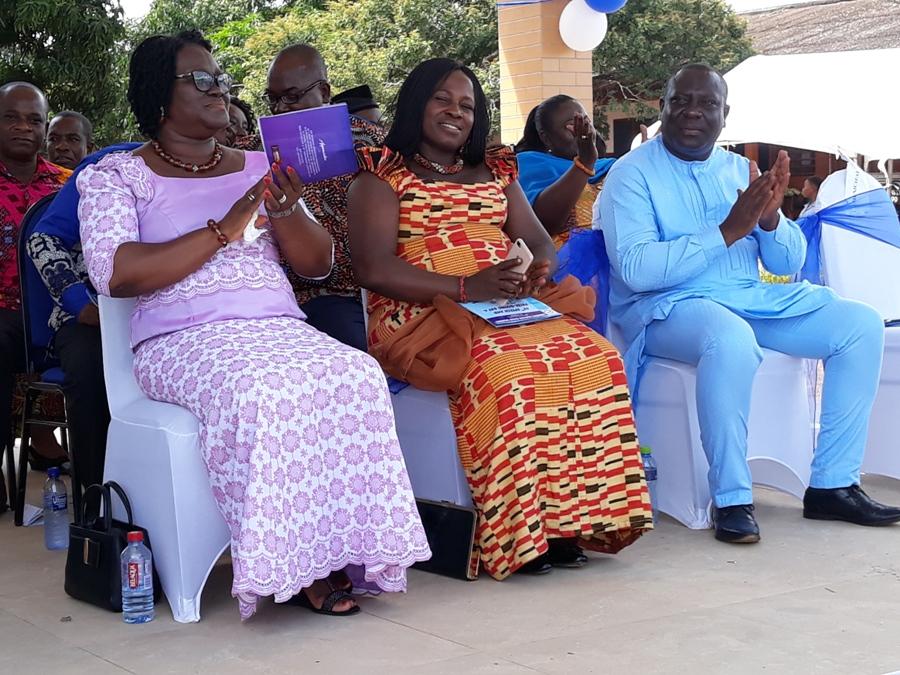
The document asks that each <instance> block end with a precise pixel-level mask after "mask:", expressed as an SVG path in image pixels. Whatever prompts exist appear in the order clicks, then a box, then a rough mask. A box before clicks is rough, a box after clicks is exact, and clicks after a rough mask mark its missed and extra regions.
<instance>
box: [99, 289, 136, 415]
mask: <svg viewBox="0 0 900 675" xmlns="http://www.w3.org/2000/svg"><path fill="white" fill-rule="evenodd" d="M135 302H136V301H135V299H134V298H110V297H106V296H100V326H101V327H102V330H101V333H100V335H101V341H102V343H103V378H104V380H105V381H106V394H107V397H108V399H109V411H110V413H111V414H112V416H113V417H116V415H117V413H120V412H121V411H122V410H123V409H124V408H125V407H126V406H128V405H130V404H132V403H134V402H135V401H137V400H138V399H141V398H144V393H143V392H142V391H141V389H140V387H139V386H138V383H137V380H136V379H135V378H134V353H133V352H132V351H131V313H132V311H133V310H134V305H135Z"/></svg>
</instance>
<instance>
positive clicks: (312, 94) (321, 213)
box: [263, 44, 384, 351]
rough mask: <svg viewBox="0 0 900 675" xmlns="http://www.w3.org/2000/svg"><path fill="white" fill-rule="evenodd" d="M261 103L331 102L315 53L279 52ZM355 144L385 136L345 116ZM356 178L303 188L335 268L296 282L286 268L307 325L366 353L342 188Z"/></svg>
mask: <svg viewBox="0 0 900 675" xmlns="http://www.w3.org/2000/svg"><path fill="white" fill-rule="evenodd" d="M263 100H264V101H265V102H266V104H267V105H268V107H269V110H270V111H271V112H272V114H273V115H281V114H283V113H286V112H291V111H293V110H307V109H309V108H318V107H319V106H323V105H328V104H329V103H330V102H331V85H330V84H329V82H328V69H327V67H326V65H325V60H324V59H323V58H322V55H321V54H320V53H319V51H318V50H317V49H316V48H315V47H312V46H310V45H307V44H297V45H292V46H290V47H287V48H285V49H283V50H282V51H281V52H280V53H279V54H278V56H276V57H275V60H274V61H273V62H272V65H271V66H269V74H268V82H267V86H266V91H265V93H264V94H263ZM350 124H351V128H352V129H353V140H354V142H355V143H356V144H357V145H359V144H364V145H376V146H380V145H382V144H383V142H384V131H383V130H382V128H381V127H380V126H378V125H377V124H373V123H372V122H370V121H368V120H365V119H362V118H361V117H358V116H356V115H351V116H350ZM354 175H355V174H346V175H344V176H338V177H336V178H331V179H329V180H325V181H321V182H319V183H313V184H310V185H306V186H304V188H303V200H304V201H305V202H306V205H307V206H308V207H309V209H310V210H311V211H312V212H313V214H314V215H315V217H316V219H317V220H318V221H319V222H320V223H321V224H322V225H323V226H324V227H325V228H326V229H327V230H328V232H329V234H331V238H332V239H333V240H334V243H335V250H334V268H333V270H332V272H331V274H330V275H329V276H328V277H327V278H326V279H324V280H323V281H309V280H308V279H301V278H300V277H298V276H297V275H296V274H294V273H293V272H292V271H291V269H290V268H289V267H288V266H287V265H285V271H286V272H287V275H288V278H289V279H290V280H291V285H292V286H293V288H294V293H295V294H296V296H297V302H298V303H299V304H300V308H301V309H302V310H303V312H304V313H305V314H306V316H307V321H308V322H309V324H310V325H311V326H313V327H315V328H317V329H318V330H320V331H322V332H323V333H327V334H328V335H330V336H331V337H333V338H335V339H336V340H340V341H341V342H343V343H344V344H347V345H350V346H351V347H356V348H357V349H360V350H362V351H366V350H367V346H366V331H365V323H364V320H363V307H362V304H361V302H360V293H359V286H358V285H357V283H356V280H355V279H354V277H353V268H352V266H351V264H350V244H349V233H348V230H347V189H348V188H349V187H350V183H351V181H352V180H353V177H354Z"/></svg>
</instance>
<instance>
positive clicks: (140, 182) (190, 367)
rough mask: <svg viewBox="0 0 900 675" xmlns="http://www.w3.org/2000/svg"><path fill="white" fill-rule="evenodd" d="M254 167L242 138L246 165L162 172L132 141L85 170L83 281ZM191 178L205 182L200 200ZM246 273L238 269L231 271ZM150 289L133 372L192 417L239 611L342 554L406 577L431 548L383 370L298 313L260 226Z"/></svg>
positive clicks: (215, 202)
mask: <svg viewBox="0 0 900 675" xmlns="http://www.w3.org/2000/svg"><path fill="white" fill-rule="evenodd" d="M254 169H256V171H255V172H254ZM264 171H265V160H264V156H263V160H262V161H259V159H258V158H256V157H254V155H253V154H252V153H248V154H247V167H246V168H245V170H244V171H243V172H240V173H237V174H230V175H228V176H221V177H219V178H218V179H190V178H184V179H172V178H160V177H158V176H156V175H155V174H152V173H150V172H149V170H147V168H146V166H145V165H144V164H143V162H142V161H141V160H139V159H137V158H134V157H132V156H130V155H118V156H116V155H110V156H109V157H107V158H105V159H104V160H103V161H101V162H100V163H98V164H97V165H96V166H94V167H91V168H88V169H85V170H84V172H82V174H81V176H80V177H79V180H78V188H79V192H80V193H81V203H80V205H79V215H80V219H81V228H82V241H83V247H84V252H85V260H86V262H87V265H88V270H89V272H90V275H91V278H92V280H93V282H94V284H95V287H96V288H98V289H100V290H101V292H105V293H108V292H109V280H110V278H111V276H112V271H113V260H114V256H115V252H116V249H117V248H118V247H119V246H120V245H121V244H123V243H125V242H128V241H147V240H151V241H165V240H166V239H165V236H164V231H165V230H166V228H167V227H169V228H170V236H169V239H171V238H174V237H176V236H178V235H179V234H180V233H181V232H183V231H190V230H192V229H198V228H200V227H205V222H206V219H207V218H221V217H222V216H224V213H225V212H227V210H228V208H230V206H231V204H232V203H233V202H234V200H235V199H236V198H237V197H238V196H239V195H241V194H243V193H244V192H245V191H246V190H247V189H249V187H250V186H251V185H252V184H253V183H254V182H255V181H256V180H258V178H259V176H261V175H262V173H263V172H264ZM225 179H228V180H225ZM190 182H193V183H194V185H195V186H196V187H193V186H191V185H189V183H190ZM198 188H203V189H204V190H206V189H207V188H208V189H209V191H210V192H209V194H205V195H204V197H203V198H202V199H199V200H198V199H197V189H198ZM217 210H218V211H219V212H218V213H217ZM167 223H170V224H171V225H167ZM269 263H271V265H270V264H269ZM261 266H262V268H261ZM261 269H262V272H261ZM242 275H243V276H245V277H246V278H247V283H246V284H241V283H237V282H236V281H235V279H236V278H237V279H240V278H241V276H242ZM263 278H265V282H261V281H259V280H260V279H263ZM152 296H153V297H152V298H141V299H140V300H139V305H138V306H139V307H141V303H142V302H143V303H145V304H146V303H147V302H149V303H150V305H151V306H152V307H155V308H156V309H155V310H154V311H147V312H144V313H143V314H136V318H135V320H133V324H132V331H133V339H134V335H135V334H138V335H148V336H150V337H147V338H145V339H142V340H136V342H138V344H137V347H136V349H135V362H134V368H135V375H136V377H137V380H138V382H139V384H140V386H141V388H142V389H143V390H144V392H145V393H146V394H147V395H148V396H149V397H151V398H154V399H156V400H160V401H166V402H169V403H174V404H176V405H180V406H182V407H184V408H187V409H188V410H190V411H191V412H192V413H193V414H194V415H196V416H197V418H198V419H199V420H200V446H201V447H200V450H201V452H202V454H203V457H204V460H205V461H206V465H207V468H208V470H209V481H210V487H211V488H212V491H213V495H214V496H215V499H216V501H217V503H218V505H219V509H220V511H221V513H222V515H223V516H224V517H225V520H226V521H227V523H228V526H229V528H230V530H231V538H232V542H231V555H232V561H233V569H234V581H233V585H232V594H233V595H234V596H235V597H236V598H238V600H239V606H240V613H241V617H242V618H244V619H246V618H248V617H250V616H251V615H252V614H253V613H254V612H255V609H256V603H257V599H258V598H260V597H264V596H270V595H273V596H274V597H275V601H276V602H283V601H285V600H287V599H289V598H290V597H291V596H293V595H296V594H297V593H299V592H300V590H301V589H303V588H305V587H307V586H309V585H310V584H311V583H312V582H313V581H314V580H316V579H321V578H324V577H327V576H328V574H329V573H331V572H332V571H334V570H340V569H343V568H344V567H346V566H348V565H358V566H360V567H361V568H362V569H364V575H365V580H366V582H369V583H371V584H374V585H376V586H377V587H378V588H380V589H382V590H384V591H404V590H405V589H406V569H407V568H408V567H409V566H410V565H412V564H413V563H414V562H416V561H419V560H426V559H428V557H429V556H430V551H429V549H428V544H427V540H426V538H425V532H424V530H423V528H422V525H421V522H420V520H419V516H418V512H417V510H416V505H415V501H414V499H413V495H412V490H411V488H410V484H409V479H408V477H407V474H406V468H405V466H404V463H403V457H402V455H401V453H400V446H399V444H398V442H397V436H396V432H395V430H394V419H393V413H392V410H391V403H390V396H389V393H388V390H387V387H386V385H385V379H384V375H383V373H382V372H381V369H380V367H379V366H378V365H377V364H376V362H375V361H374V360H373V359H372V358H370V357H369V356H368V355H366V354H364V353H362V352H359V351H357V350H355V349H352V348H350V347H346V346H344V345H342V344H341V343H339V342H337V341H335V340H333V339H331V338H330V337H328V336H326V335H324V334H323V333H320V332H318V331H316V330H315V329H314V328H311V327H310V326H308V325H307V324H306V323H305V321H303V320H302V318H301V317H302V314H301V313H300V312H299V310H298V309H297V308H296V303H295V301H294V299H293V293H292V292H291V289H290V285H289V284H288V281H287V278H286V277H285V276H284V273H283V272H282V271H281V269H280V266H279V264H278V252H277V248H276V247H275V244H274V241H273V240H272V238H271V236H269V235H268V234H266V235H263V236H262V237H260V238H259V239H257V240H256V242H253V243H247V242H242V241H238V242H235V243H232V244H229V246H228V247H227V248H225V249H223V250H222V251H220V252H219V253H217V254H216V255H215V256H214V257H213V258H212V259H211V260H210V261H209V262H208V263H207V264H206V265H204V266H203V268H201V269H200V270H198V271H197V272H195V273H193V274H191V275H189V276H188V277H186V278H185V279H183V280H182V281H180V282H178V283H177V284H175V285H173V286H171V287H169V288H167V289H163V290H162V291H158V292H157V293H155V294H152ZM163 298H165V299H163ZM183 305H188V310H184V309H181V308H182V306H183ZM166 308H171V313H170V315H169V316H166V315H165V313H164V312H165V309H166ZM160 312H163V314H160ZM232 315H235V316H232ZM171 316H175V317H176V320H175V325H172V320H171Z"/></svg>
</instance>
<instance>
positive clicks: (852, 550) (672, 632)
mask: <svg viewBox="0 0 900 675" xmlns="http://www.w3.org/2000/svg"><path fill="white" fill-rule="evenodd" d="M32 476H33V479H32V481H31V482H32V484H33V485H34V486H35V488H37V487H38V486H37V483H38V482H39V481H38V480H37V477H36V476H35V475H34V474H32ZM865 485H866V487H867V488H868V489H869V491H870V493H871V494H873V495H874V496H875V497H876V498H881V499H883V500H884V501H888V502H894V503H900V482H895V481H890V480H885V479H877V478H873V479H871V480H867V481H866V482H865ZM35 496H36V495H35V493H32V495H31V497H32V501H33V500H34V497H35ZM757 507H758V508H757V515H758V518H759V521H760V525H761V528H762V534H763V541H762V543H761V544H759V545H756V546H743V547H742V546H728V545H725V544H720V543H718V542H716V541H714V540H713V538H712V535H711V533H710V532H705V531H704V532H692V531H689V530H687V529H685V528H684V527H682V526H680V525H678V524H676V523H675V522H673V521H671V520H668V519H665V518H664V519H663V522H662V523H660V526H659V528H658V529H657V531H655V532H653V533H651V534H649V535H647V536H646V537H644V539H643V540H642V541H639V542H638V543H637V544H635V545H634V546H632V547H631V548H630V549H628V550H627V551H625V553H624V554H622V555H620V556H618V557H604V556H597V557H595V558H593V559H592V561H591V564H590V565H589V566H588V567H586V568H584V569H582V570H577V571H568V570H555V571H554V572H553V573H552V574H550V575H548V576H546V577H539V578H533V577H515V578H512V579H510V580H508V581H506V582H504V583H497V582H494V581H492V580H490V579H488V578H485V579H481V580H479V581H477V582H473V583H465V582H461V581H454V580H451V579H446V578H442V577H438V576H434V575H431V574H426V573H422V572H416V571H413V572H412V573H411V574H410V583H409V593H408V594H407V595H404V596H391V597H388V596H381V597H379V598H372V599H363V600H362V607H363V612H362V613H361V614H359V615H357V616H355V617H349V618H340V619H339V618H332V617H322V616H318V615H314V614H312V613H310V612H308V611H306V610H303V609H301V608H297V607H287V606H276V605H275V604H274V603H272V602H271V601H266V602H263V603H262V604H261V607H260V611H259V613H258V614H257V616H256V617H255V618H253V619H252V620H250V621H249V622H247V623H245V624H243V625H242V624H241V622H240V620H239V618H238V612H237V606H236V604H235V602H234V601H233V600H232V599H231V598H230V597H229V593H228V589H229V582H230V571H229V568H228V566H227V565H220V566H218V567H217V568H216V569H215V571H214V572H213V575H212V577H211V579H210V582H209V583H208V585H207V587H206V591H205V593H204V596H203V607H202V611H203V620H202V621H201V622H200V623H199V624H192V625H179V624H176V623H174V621H173V620H172V618H171V614H170V613H169V610H168V606H167V605H165V603H162V604H161V605H159V606H157V614H158V616H157V619H156V620H155V621H153V622H152V623H150V624H146V625H143V626H126V625H125V624H123V623H122V622H121V620H120V617H119V616H117V615H113V614H107V613H105V612H103V611H101V610H98V609H94V608H93V607H90V606H88V605H85V604H82V603H79V602H76V601H74V600H71V599H69V598H68V597H67V596H66V595H65V593H64V592H63V589H62V579H63V566H64V560H65V554H64V553H62V552H50V551H46V550H44V547H43V539H42V536H43V533H42V530H41V528H30V529H25V528H14V527H13V525H12V518H11V516H10V515H9V514H6V515H4V516H2V517H0V673H91V674H93V675H101V674H103V673H117V672H122V671H130V672H136V673H162V672H172V673H182V672H215V673H237V672H241V673H245V672H281V673H304V674H306V673H329V674H330V673H391V674H396V675H403V674H406V673H410V674H412V673H415V674H426V673H461V674H468V673H499V674H507V673H510V674H511V673H535V672H539V673H565V674H569V673H629V674H631V673H640V674H643V673H679V675H687V674H691V675H694V674H702V673H729V674H730V673H759V672H765V673H792V674H793V673H853V674H869V673H871V674H873V675H878V674H881V673H886V672H889V671H894V670H898V669H900V526H897V527H893V528H888V529H881V530H875V529H865V528H858V527H853V526H850V525H845V524H840V523H816V522H812V521H806V520H803V519H802V518H801V517H800V509H799V503H798V502H797V501H796V500H794V499H793V498H791V497H787V496H784V495H781V494H778V493H775V492H771V491H767V490H758V491H757Z"/></svg>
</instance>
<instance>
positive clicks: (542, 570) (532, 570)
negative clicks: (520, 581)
mask: <svg viewBox="0 0 900 675" xmlns="http://www.w3.org/2000/svg"><path fill="white" fill-rule="evenodd" d="M549 558H550V556H548V555H547V554H546V553H544V554H543V555H539V556H538V557H537V558H535V559H534V560H529V561H528V562H527V563H525V564H524V565H522V566H521V567H520V568H519V569H517V570H516V572H517V573H518V574H531V575H533V576H540V575H541V574H547V573H548V572H552V571H553V565H551V564H550V559H549Z"/></svg>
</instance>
